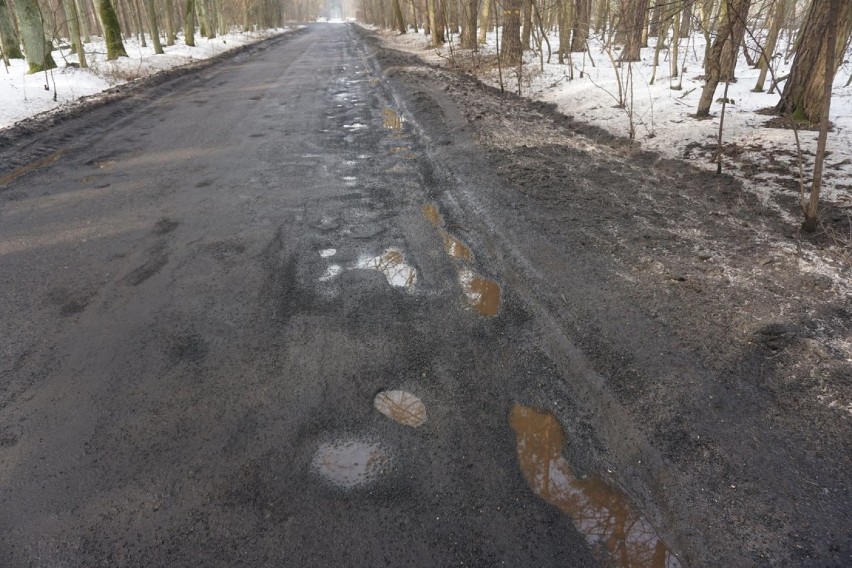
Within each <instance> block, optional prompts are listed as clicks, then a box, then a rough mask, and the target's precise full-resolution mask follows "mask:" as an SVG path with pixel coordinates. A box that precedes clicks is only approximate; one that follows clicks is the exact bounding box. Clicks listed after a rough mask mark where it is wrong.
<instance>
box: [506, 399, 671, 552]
mask: <svg viewBox="0 0 852 568" xmlns="http://www.w3.org/2000/svg"><path fill="white" fill-rule="evenodd" d="M509 425H510V426H511V427H512V430H514V431H515V435H516V440H517V447H518V462H519V465H520V467H521V471H522V472H523V474H524V477H525V478H526V480H527V483H529V485H530V487H531V488H532V490H533V491H534V492H535V493H536V494H537V495H538V496H539V497H541V498H542V499H544V500H545V501H547V502H548V503H550V504H551V505H554V506H556V507H558V508H559V509H560V510H561V511H562V512H563V513H566V514H568V515H569V516H570V517H571V518H572V519H573V521H574V526H575V527H576V528H577V530H578V531H579V532H580V533H582V534H583V536H585V537H586V541H587V542H588V543H589V544H590V545H591V546H592V547H593V548H597V549H598V551H600V552H602V551H603V550H605V551H606V556H607V558H606V560H607V561H608V562H609V563H610V564H611V565H613V566H618V567H619V568H680V566H681V564H680V561H679V560H678V559H677V557H675V556H674V554H672V553H671V551H669V549H668V547H667V546H666V544H665V543H664V542H663V541H662V540H660V538H659V537H658V536H657V533H656V531H655V530H654V527H652V526H651V524H650V523H649V522H648V521H647V520H645V519H644V518H643V517H642V516H640V515H639V514H638V513H636V512H635V511H634V510H633V509H632V507H631V505H630V504H629V502H628V500H627V496H626V495H624V493H622V492H621V491H619V490H618V489H617V488H615V487H613V486H611V485H609V484H607V483H606V482H604V481H603V480H601V479H597V478H587V479H578V478H577V477H576V476H575V475H574V470H573V469H572V468H571V466H570V465H569V464H568V462H567V461H566V460H565V458H563V457H562V446H563V444H564V442H565V432H564V431H563V430H562V425H561V424H560V423H559V421H557V420H556V417H554V416H553V415H552V414H550V413H549V412H542V411H539V410H535V409H534V408H530V407H527V406H522V405H520V404H517V403H516V404H515V405H514V406H513V407H512V413H511V415H510V416H509Z"/></svg>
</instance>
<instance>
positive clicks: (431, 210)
mask: <svg viewBox="0 0 852 568" xmlns="http://www.w3.org/2000/svg"><path fill="white" fill-rule="evenodd" d="M420 210H421V211H423V216H424V217H426V220H427V221H429V222H430V223H432V225H433V226H435V227H440V226H441V225H443V224H444V220H443V219H441V214H440V213H439V212H438V208H437V207H435V205H433V204H432V203H427V204H426V205H424V206H423V207H421V208H420Z"/></svg>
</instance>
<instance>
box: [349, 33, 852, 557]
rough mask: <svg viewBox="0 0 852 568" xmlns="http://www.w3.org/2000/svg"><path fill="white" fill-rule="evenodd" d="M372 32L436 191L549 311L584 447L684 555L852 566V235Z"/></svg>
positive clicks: (541, 334)
mask: <svg viewBox="0 0 852 568" xmlns="http://www.w3.org/2000/svg"><path fill="white" fill-rule="evenodd" d="M363 33H364V34H365V35H367V36H370V37H371V39H369V41H372V42H373V44H374V46H375V49H376V50H377V55H378V58H379V60H380V62H381V65H382V67H383V69H384V73H385V76H386V77H388V78H389V79H390V81H391V83H392V84H393V85H394V86H395V88H396V89H397V90H398V92H399V93H401V95H400V98H405V99H406V100H408V101H409V103H408V105H407V108H406V110H407V111H408V113H409V114H410V116H411V117H412V118H413V120H414V121H415V122H416V123H417V125H418V126H419V128H421V129H422V131H423V132H424V134H425V135H426V137H427V138H428V139H429V140H430V141H431V149H432V151H433V152H434V153H435V156H436V161H437V162H438V163H441V164H442V165H443V166H444V167H445V168H446V171H445V172H444V173H443V175H444V177H443V178H442V179H441V180H440V182H439V183H438V184H436V185H438V186H440V190H439V192H440V197H439V200H440V202H441V205H442V206H443V207H444V208H445V209H446V210H448V211H451V212H453V213H452V214H451V216H452V215H455V217H456V218H455V220H454V223H456V225H457V226H458V227H459V228H460V230H462V232H463V234H465V233H464V231H465V230H466V231H467V232H468V233H469V234H466V236H467V237H468V238H469V239H474V240H475V239H476V237H475V235H477V234H478V235H480V239H481V240H482V241H483V242H482V243H481V244H482V245H484V246H485V247H486V248H490V250H492V251H493V252H494V255H495V258H496V259H497V260H496V262H497V263H498V264H500V265H501V270H503V271H504V272H505V276H506V281H507V286H510V287H512V288H513V289H514V290H516V291H517V292H518V293H519V294H520V295H521V297H522V298H523V300H524V302H525V305H526V306H527V307H528V309H529V311H530V313H531V314H532V315H533V318H534V320H535V323H534V324H530V333H531V334H534V335H535V336H536V338H537V344H538V345H539V346H540V348H541V350H542V352H544V353H545V354H546V355H547V357H549V358H550V359H551V360H552V361H554V363H555V364H556V366H557V368H558V370H559V378H558V379H552V380H546V381H537V382H536V384H535V385H531V388H530V389H529V392H528V396H529V397H530V402H531V403H534V404H537V405H538V406H541V407H544V408H546V409H548V410H550V411H552V412H554V413H555V414H556V415H557V416H558V417H559V418H560V420H561V421H562V422H563V424H564V425H565V427H566V430H567V431H568V434H569V435H568V438H569V442H568V448H566V452H567V453H568V454H569V455H571V456H572V458H573V459H574V461H575V462H576V463H581V464H583V465H584V467H586V468H588V470H589V471H591V472H596V473H599V474H603V475H607V473H604V472H608V475H610V476H611V477H612V478H613V480H614V481H615V482H616V483H617V484H618V485H620V486H621V487H623V488H624V489H625V490H626V491H627V492H628V493H629V494H630V495H631V496H632V497H633V498H634V499H635V500H636V501H637V502H639V503H640V504H642V505H643V506H644V508H645V510H646V511H649V510H650V511H653V513H649V514H650V515H651V516H652V517H654V518H655V520H657V521H658V522H659V523H661V524H662V525H664V526H665V527H667V531H668V533H669V534H670V535H671V536H672V538H673V539H674V542H676V543H677V546H678V547H679V549H680V550H681V552H682V554H683V556H684V559H685V560H686V561H687V563H688V564H689V565H696V566H698V565H730V566H735V565H736V566H741V565H742V566H745V565H758V566H797V565H802V564H803V563H804V564H810V565H820V566H835V565H836V566H841V565H845V564H847V563H848V562H849V559H850V554H852V542H850V532H849V530H848V528H849V526H850V525H849V511H850V504H849V494H848V488H849V487H850V477H849V471H850V469H849V463H848V456H849V455H852V451H850V450H852V448H850V440H852V436H850V434H852V429H850V417H852V406H850V385H852V329H850V328H852V302H850V284H849V279H850V266H852V263H850V258H849V251H848V250H847V249H845V248H844V246H843V244H842V243H834V242H831V241H829V240H820V241H811V240H808V239H807V238H806V237H804V236H802V235H800V234H799V233H798V231H797V229H796V228H795V227H791V226H790V225H789V223H788V222H787V221H785V220H784V219H782V218H781V216H780V215H779V214H778V213H777V211H773V210H770V209H768V208H766V207H765V206H764V205H762V204H761V203H760V202H759V201H758V200H757V199H756V198H755V197H753V195H752V194H750V193H749V192H747V191H744V190H743V188H742V186H741V184H740V183H739V182H738V181H737V180H735V179H734V178H731V177H729V176H715V175H712V174H708V173H706V172H702V171H699V170H697V169H695V168H693V167H691V166H689V165H688V164H686V163H684V162H680V161H675V160H668V159H663V158H661V157H660V156H658V155H656V154H654V153H651V152H647V151H643V150H642V149H641V147H639V146H638V145H636V144H634V143H632V142H630V141H628V140H626V139H619V138H615V137H613V136H611V135H609V134H607V133H605V132H603V131H601V130H600V129H597V128H595V127H592V126H589V125H586V124H583V123H579V122H575V121H573V120H571V119H570V118H568V117H566V116H564V115H562V114H559V113H557V112H555V111H554V109H553V107H551V106H549V105H546V104H542V103H536V102H531V101H528V100H524V99H520V98H518V97H516V96H513V95H509V94H501V93H499V92H498V91H496V90H495V89H492V88H490V87H487V86H485V85H483V84H481V83H479V82H478V81H477V80H476V79H474V78H472V77H469V76H464V75H460V74H455V73H453V72H451V71H448V70H445V69H440V68H437V67H434V66H432V65H429V64H427V63H424V62H423V61H422V60H421V59H419V58H418V57H416V56H414V55H412V54H410V53H403V52H400V51H395V50H393V49H391V48H390V47H389V46H387V45H385V46H383V45H382V44H381V42H380V40H379V39H377V38H376V37H375V36H371V34H370V33H369V32H363ZM461 228H464V229H461ZM566 402H567V403H568V404H566ZM568 406H570V407H571V408H572V409H573V410H572V411H571V412H572V413H574V414H573V415H572V414H569V413H568V412H567V411H566V408H568ZM578 407H579V411H578Z"/></svg>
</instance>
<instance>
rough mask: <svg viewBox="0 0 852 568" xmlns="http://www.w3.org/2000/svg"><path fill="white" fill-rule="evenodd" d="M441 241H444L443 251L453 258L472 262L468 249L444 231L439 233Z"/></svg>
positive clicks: (471, 254)
mask: <svg viewBox="0 0 852 568" xmlns="http://www.w3.org/2000/svg"><path fill="white" fill-rule="evenodd" d="M441 239H443V241H444V250H445V251H447V254H448V255H450V256H451V257H453V258H458V259H461V260H472V259H473V253H472V252H470V248H468V246H467V245H466V244H464V243H463V242H461V241H460V240H459V239H457V238H456V237H454V236H452V235H451V234H449V233H448V232H446V231H441Z"/></svg>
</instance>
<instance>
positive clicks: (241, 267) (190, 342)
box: [0, 25, 596, 567]
mask: <svg viewBox="0 0 852 568" xmlns="http://www.w3.org/2000/svg"><path fill="white" fill-rule="evenodd" d="M401 97H402V95H400V94H399V93H398V92H395V91H394V90H393V89H392V88H391V87H390V86H389V83H388V81H387V80H385V77H384V75H383V72H382V70H381V68H380V67H379V65H378V63H377V62H376V60H375V58H374V57H373V54H372V52H371V50H370V48H369V46H368V44H366V43H364V42H363V41H362V39H360V36H359V35H358V34H357V32H355V31H354V30H353V28H351V27H349V26H343V25H339V26H338V25H327V26H314V27H310V28H308V29H305V30H301V31H299V32H295V33H292V34H289V35H286V36H284V37H283V38H280V39H276V40H273V41H271V42H267V43H266V44H265V45H264V46H263V48H262V49H257V50H255V51H253V52H249V53H244V54H240V55H237V56H235V57H233V58H232V59H230V60H227V61H225V62H223V63H221V64H218V65H216V66H214V67H210V68H207V69H202V70H200V71H198V72H196V73H193V74H190V75H187V76H184V77H178V78H176V79H174V80H171V81H169V82H166V83H164V84H161V85H158V86H156V87H154V88H152V89H150V90H149V91H146V92H145V93H142V94H140V95H138V96H136V97H131V98H130V99H127V100H124V101H119V102H115V103H112V104H110V105H107V106H105V107H104V108H102V109H98V110H97V111H95V112H93V113H91V115H90V116H88V117H79V118H77V119H74V120H72V121H70V122H69V123H66V124H64V125H62V127H61V129H60V130H59V132H60V134H61V136H60V135H57V136H54V138H52V139H51V140H52V142H51V143H52V144H54V145H53V146H51V147H50V148H48V149H49V150H50V151H49V152H48V151H46V150H45V152H44V153H45V155H46V156H47V158H48V159H47V161H46V162H44V163H43V164H41V166H42V167H39V168H34V169H33V171H30V172H28V173H26V174H25V175H21V176H19V177H15V179H9V180H8V183H6V185H5V186H4V187H2V188H0V290H2V295H0V336H2V345H0V566H4V567H6V566H8V567H18V566H329V565H346V566H449V565H469V566H471V565H472V566H494V565H508V566H588V565H596V561H595V557H594V556H593V555H592V552H591V549H590V547H589V546H588V544H587V543H586V538H585V537H584V536H583V535H582V534H581V533H580V532H578V529H577V526H576V525H575V524H574V523H573V522H572V520H571V518H570V516H568V515H565V514H563V513H562V512H560V510H559V509H558V508H557V507H555V506H553V505H551V504H549V503H548V502H547V501H545V500H544V499H540V498H538V497H537V496H536V495H535V494H534V493H533V491H532V490H531V489H530V484H528V483H527V479H525V477H524V473H523V472H522V471H521V468H520V466H519V460H518V457H517V448H516V433H515V432H513V430H512V428H510V424H509V414H510V412H511V410H512V408H513V405H514V404H515V403H516V402H519V401H520V402H523V398H524V394H523V393H525V392H527V390H528V389H529V388H530V386H531V385H534V384H538V383H540V382H542V381H547V380H548V377H549V376H552V375H554V374H555V371H554V370H553V366H552V364H551V363H550V362H549V361H548V360H547V358H546V357H544V356H543V355H541V353H540V352H539V351H537V350H536V349H535V348H534V345H533V344H534V343H535V337H534V334H533V333H532V331H531V330H532V329H533V327H534V326H533V323H532V316H531V315H529V314H528V313H527V312H526V311H525V309H524V307H523V306H524V302H523V298H522V297H521V296H519V294H518V292H517V291H515V290H513V289H512V286H511V283H509V282H507V281H506V276H505V275H504V274H502V273H501V271H500V269H499V263H497V262H495V259H494V258H493V255H492V253H491V252H489V250H488V248H487V247H483V246H479V245H480V243H482V242H483V240H487V235H485V236H483V235H477V234H475V232H473V230H472V229H466V228H465V227H463V226H460V225H459V224H457V223H456V222H455V221H454V220H453V218H452V215H451V214H450V213H449V212H446V213H442V211H441V208H440V206H435V207H434V208H432V207H430V206H432V205H435V203H436V197H437V196H438V195H439V194H441V195H443V197H442V199H444V200H445V201H446V199H448V198H447V196H446V195H445V193H446V190H447V189H448V188H447V187H446V180H445V179H444V178H442V177H441V174H440V170H441V164H440V162H439V161H437V160H436V159H435V155H434V153H433V151H432V147H433V145H434V144H435V141H432V140H429V139H428V138H426V137H424V136H423V135H422V134H421V133H420V131H419V129H418V127H417V124H416V119H415V118H414V117H412V116H410V115H408V114H406V112H404V107H406V106H407V102H406V101H405V100H403V99H402V98H401ZM42 159H44V158H42ZM436 212H437V215H435V213H436ZM455 239H459V240H458V241H456V240H455ZM462 241H464V242H463V243H462ZM454 243H459V244H454ZM461 246H465V247H469V250H468V251H467V253H465V252H464V249H460V248H458V247H461ZM460 250H461V251H462V252H459V251H460ZM497 287H499V288H497ZM495 289H496V290H497V291H496V292H495ZM495 294H497V297H496V298H495ZM386 390H401V391H406V392H407V393H411V394H412V395H414V396H415V397H417V399H418V400H419V401H420V402H422V405H423V407H424V408H425V412H426V421H425V422H424V423H423V424H421V425H419V426H417V427H413V426H410V425H406V424H402V423H399V422H396V421H394V420H393V419H391V418H389V417H388V416H386V415H385V414H383V413H381V412H379V411H378V410H377V409H376V408H375V407H374V399H375V397H376V396H377V395H378V394H379V393H380V392H382V391H386ZM563 404H568V403H567V402H565V403H563ZM418 408H419V407H418ZM335 460H338V461H337V462H336V461H335ZM533 485H534V483H533ZM552 501H553V499H551V502H552Z"/></svg>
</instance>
